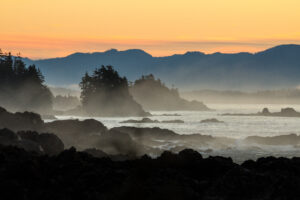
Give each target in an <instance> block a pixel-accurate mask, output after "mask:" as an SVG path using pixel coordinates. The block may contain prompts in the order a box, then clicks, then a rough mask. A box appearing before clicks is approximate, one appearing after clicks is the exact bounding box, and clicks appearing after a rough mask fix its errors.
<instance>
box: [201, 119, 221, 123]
mask: <svg viewBox="0 0 300 200" xmlns="http://www.w3.org/2000/svg"><path fill="white" fill-rule="evenodd" d="M200 123H224V122H223V121H219V120H218V119H216V118H211V119H204V120H201V121H200Z"/></svg>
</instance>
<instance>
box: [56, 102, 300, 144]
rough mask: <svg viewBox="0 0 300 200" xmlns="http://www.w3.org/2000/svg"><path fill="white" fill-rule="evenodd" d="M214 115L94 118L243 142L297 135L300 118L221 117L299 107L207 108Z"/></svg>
mask: <svg viewBox="0 0 300 200" xmlns="http://www.w3.org/2000/svg"><path fill="white" fill-rule="evenodd" d="M208 107H210V108H213V109H215V110H214V111H153V112H151V114H152V115H153V116H152V117H150V118H151V119H153V120H159V121H163V120H175V119H180V120H183V121H184V122H185V123H169V124H168V123H138V124H136V123H126V124H122V123H120V122H121V121H124V120H128V119H136V120H140V119H142V117H96V118H94V119H96V120H99V121H101V122H102V123H103V124H104V125H105V126H107V127H108V128H113V127H119V126H134V127H160V128H165V129H169V130H172V131H174V132H176V133H178V134H195V133H199V134H202V135H211V136H216V137H230V138H236V139H240V138H241V139H242V138H245V137H248V136H255V135H256V136H278V135H285V134H291V133H295V134H297V135H298V134H300V123H299V122H300V118H294V117H263V116H222V114H224V113H257V112H259V111H261V110H262V109H263V108H265V107H267V108H269V109H270V111H271V112H277V111H280V109H281V108H286V107H293V108H295V110H297V111H300V105H287V104H286V105H278V104H261V105H258V104H240V105H237V104H208ZM163 114H179V115H180V116H161V115H163ZM56 117H57V118H58V119H72V118H73V119H74V118H78V119H87V118H89V117H78V116H56ZM210 118H217V119H218V120H220V121H224V122H225V123H200V121H201V120H204V119H210Z"/></svg>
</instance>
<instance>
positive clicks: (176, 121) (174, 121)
mask: <svg viewBox="0 0 300 200" xmlns="http://www.w3.org/2000/svg"><path fill="white" fill-rule="evenodd" d="M161 123H167V124H168V123H174V124H182V123H184V121H183V120H179V119H175V120H164V121H161Z"/></svg>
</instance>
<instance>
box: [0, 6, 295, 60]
mask: <svg viewBox="0 0 300 200" xmlns="http://www.w3.org/2000/svg"><path fill="white" fill-rule="evenodd" d="M0 5H1V9H0V10H1V18H0V48H2V49H3V50H4V51H12V52H13V53H16V52H21V53H22V55H23V56H26V57H31V58H45V57H57V56H65V55H67V54H70V53H73V52H78V51H80V52H92V51H104V50H107V49H111V48H117V49H120V50H124V49H130V48H140V49H144V50H145V51H147V52H149V53H151V54H152V55H155V56H163V55H170V54H174V53H183V52H185V51H196V50H197V51H203V52H207V53H211V52H215V51H221V52H238V51H250V52H255V51H259V50H263V49H266V48H268V47H271V46H274V45H278V44H283V43H285V44H286V43H296V44H300V1H299V0H0Z"/></svg>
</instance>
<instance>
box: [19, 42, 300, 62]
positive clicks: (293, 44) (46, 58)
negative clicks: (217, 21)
mask: <svg viewBox="0 0 300 200" xmlns="http://www.w3.org/2000/svg"><path fill="white" fill-rule="evenodd" d="M279 46H300V44H296V43H282V44H278V45H273V46H271V47H269V48H265V49H263V50H260V51H255V52H250V51H236V52H232V53H228V52H222V51H214V52H212V53H206V52H205V51H201V50H199V51H189V50H188V51H185V52H184V53H175V54H169V55H164V56H153V55H152V54H151V53H148V52H147V50H144V49H142V48H129V49H124V50H119V49H117V48H110V49H107V50H103V51H87V52H84V51H77V52H73V53H69V54H66V55H65V56H57V57H45V58H30V57H22V56H21V57H22V58H24V59H30V60H33V61H38V60H48V59H58V58H66V57H69V56H72V55H74V54H95V53H106V52H109V51H112V50H116V51H117V52H126V51H131V50H139V51H143V52H144V53H146V54H148V55H150V56H151V57H153V58H163V57H171V56H175V55H185V54H187V53H201V54H204V55H213V54H218V53H220V54H228V55H230V54H240V53H247V54H252V55H254V54H257V53H261V52H264V51H267V50H269V49H272V48H275V47H279Z"/></svg>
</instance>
